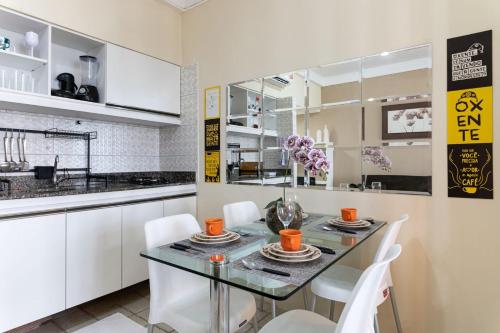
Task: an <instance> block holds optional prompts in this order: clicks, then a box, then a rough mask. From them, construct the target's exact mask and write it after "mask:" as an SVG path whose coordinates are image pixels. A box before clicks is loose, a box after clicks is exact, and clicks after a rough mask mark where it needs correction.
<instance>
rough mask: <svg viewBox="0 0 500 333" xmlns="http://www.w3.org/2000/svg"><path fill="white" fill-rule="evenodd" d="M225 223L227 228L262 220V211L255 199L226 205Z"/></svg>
mask: <svg viewBox="0 0 500 333" xmlns="http://www.w3.org/2000/svg"><path fill="white" fill-rule="evenodd" d="M222 210H223V211H224V224H225V226H226V227H227V228H233V227H238V226H241V225H243V224H249V223H252V222H255V221H258V220H260V218H261V216H260V211H259V208H258V207H257V205H256V204H255V203H254V202H253V201H240V202H234V203H230V204H227V205H224V207H223V208H222Z"/></svg>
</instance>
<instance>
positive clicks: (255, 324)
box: [252, 314, 259, 333]
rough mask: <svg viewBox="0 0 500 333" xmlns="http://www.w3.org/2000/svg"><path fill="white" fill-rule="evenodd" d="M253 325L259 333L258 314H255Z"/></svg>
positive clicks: (256, 332) (254, 329)
mask: <svg viewBox="0 0 500 333" xmlns="http://www.w3.org/2000/svg"><path fill="white" fill-rule="evenodd" d="M252 327H253V331H254V332H255V333H258V332H259V323H258V322H257V314H255V315H254V316H253V319H252Z"/></svg>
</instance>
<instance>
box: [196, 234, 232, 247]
mask: <svg viewBox="0 0 500 333" xmlns="http://www.w3.org/2000/svg"><path fill="white" fill-rule="evenodd" d="M195 236H196V235H193V236H191V237H190V238H189V240H190V241H191V242H193V243H197V244H206V245H213V244H225V243H231V242H234V241H236V240H238V239H240V237H241V236H240V235H239V234H237V233H233V235H232V236H230V237H229V238H227V239H222V240H221V239H215V240H204V239H199V238H196V237H195Z"/></svg>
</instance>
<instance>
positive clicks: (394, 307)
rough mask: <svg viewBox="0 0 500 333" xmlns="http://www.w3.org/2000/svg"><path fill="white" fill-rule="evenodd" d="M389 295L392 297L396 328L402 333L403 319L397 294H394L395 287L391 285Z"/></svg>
mask: <svg viewBox="0 0 500 333" xmlns="http://www.w3.org/2000/svg"><path fill="white" fill-rule="evenodd" d="M389 297H390V298H391V304H392V312H393V313H394V321H395V322H396V329H397V332H398V333H402V332H403V330H402V329H401V321H400V319H399V311H398V305H397V304H396V295H395V294H394V287H389Z"/></svg>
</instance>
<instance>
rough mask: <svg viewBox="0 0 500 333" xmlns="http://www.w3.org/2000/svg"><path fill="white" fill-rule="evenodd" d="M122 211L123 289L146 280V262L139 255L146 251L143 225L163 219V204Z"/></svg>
mask: <svg viewBox="0 0 500 333" xmlns="http://www.w3.org/2000/svg"><path fill="white" fill-rule="evenodd" d="M122 209H123V210H122V212H123V222H122V240H123V241H122V254H123V259H122V260H123V266H122V267H123V268H122V270H123V273H122V279H123V282H122V288H125V287H128V286H131V285H133V284H136V283H138V282H141V281H144V280H147V279H148V261H147V259H146V258H143V257H141V256H140V255H139V253H140V252H141V251H143V250H145V249H146V239H145V234H144V225H145V224H146V222H148V221H151V220H155V219H158V218H161V217H163V202H162V201H154V202H146V203H141V204H136V205H128V206H123V207H122Z"/></svg>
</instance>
